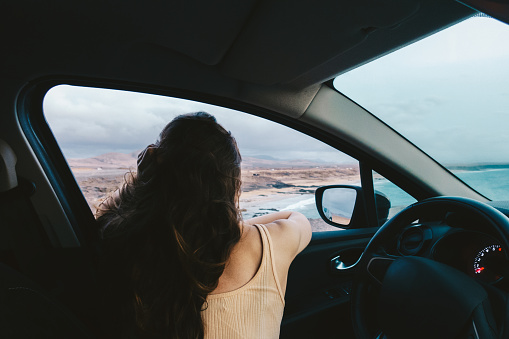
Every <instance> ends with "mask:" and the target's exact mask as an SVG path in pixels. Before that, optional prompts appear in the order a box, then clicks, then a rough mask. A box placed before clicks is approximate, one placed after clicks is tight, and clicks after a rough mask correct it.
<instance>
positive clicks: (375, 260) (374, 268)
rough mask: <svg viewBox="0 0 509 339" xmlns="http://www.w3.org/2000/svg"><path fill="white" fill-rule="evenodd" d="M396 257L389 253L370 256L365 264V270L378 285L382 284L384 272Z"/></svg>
mask: <svg viewBox="0 0 509 339" xmlns="http://www.w3.org/2000/svg"><path fill="white" fill-rule="evenodd" d="M396 258H398V257H395V256H390V255H384V256H380V255H377V256H372V257H371V259H369V262H368V264H367V266H366V270H367V272H368V275H369V277H370V278H371V280H372V281H373V282H375V283H377V284H379V285H382V282H383V280H384V277H385V273H387V270H388V269H389V266H391V264H392V263H393V262H394V260H396Z"/></svg>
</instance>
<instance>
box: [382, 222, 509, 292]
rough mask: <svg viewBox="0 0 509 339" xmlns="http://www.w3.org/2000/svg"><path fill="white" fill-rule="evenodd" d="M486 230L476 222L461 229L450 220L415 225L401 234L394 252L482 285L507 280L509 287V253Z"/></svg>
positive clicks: (468, 223)
mask: <svg viewBox="0 0 509 339" xmlns="http://www.w3.org/2000/svg"><path fill="white" fill-rule="evenodd" d="M460 223H461V222H460ZM451 224H452V225H451ZM483 228H484V227H483V225H478V224H475V222H474V224H472V222H466V223H465V224H463V225H458V224H457V223H455V222H454V221H453V222H450V221H449V220H444V221H428V222H419V223H413V224H411V225H409V226H408V227H406V228H404V229H403V230H402V231H401V232H400V233H399V235H398V239H397V245H396V248H394V249H393V251H392V252H395V253H393V254H396V255H402V256H420V257H425V258H429V259H433V260H435V261H438V262H441V263H444V264H447V265H449V266H451V267H454V268H456V269H458V270H460V271H461V272H463V273H465V274H467V275H469V276H471V277H472V278H474V279H476V280H478V281H480V282H483V283H488V284H499V283H500V284H501V282H502V281H503V280H504V278H506V280H507V281H505V282H504V285H505V284H506V283H509V260H508V259H507V254H508V253H507V252H506V251H507V249H505V248H503V247H502V245H501V242H500V241H498V240H497V238H496V235H494V234H488V233H486V231H485V229H486V228H484V230H483V231H481V230H482V229H483ZM504 289H505V288H504Z"/></svg>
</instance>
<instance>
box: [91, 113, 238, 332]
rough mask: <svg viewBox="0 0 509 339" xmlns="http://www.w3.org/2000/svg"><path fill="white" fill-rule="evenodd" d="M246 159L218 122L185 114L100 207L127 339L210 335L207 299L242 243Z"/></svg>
mask: <svg viewBox="0 0 509 339" xmlns="http://www.w3.org/2000/svg"><path fill="white" fill-rule="evenodd" d="M240 162H241V157H240V154H239V151H238V148H237V144H236V142H235V139H234V138H233V136H232V135H231V134H230V133H229V132H227V131H226V130H225V129H224V128H223V127H222V126H221V125H219V124H218V123H217V122H216V119H215V118H214V117H213V116H211V115H209V114H207V113H204V112H198V113H192V114H186V115H181V116H178V117H176V118H175V119H174V120H173V121H171V122H170V123H169V124H168V125H167V126H166V127H165V128H164V129H163V131H162V132H161V134H160V138H159V141H158V142H157V143H156V144H154V145H150V146H149V147H148V148H147V149H146V150H145V151H144V152H142V153H141V154H140V156H139V158H138V172H137V173H136V174H134V173H131V174H130V178H128V180H126V182H125V184H124V186H123V187H122V189H121V190H120V192H119V195H118V196H117V197H116V198H112V199H109V200H107V202H105V203H104V204H103V206H101V207H100V209H99V212H98V217H97V221H98V222H99V224H100V227H101V233H102V238H103V243H104V258H103V259H104V260H102V263H101V264H102V270H101V271H102V272H103V273H104V276H105V277H106V278H105V279H106V280H105V286H106V285H108V284H109V286H110V288H109V289H108V293H107V294H108V296H107V298H109V299H110V302H111V303H110V306H111V308H110V313H112V314H110V316H112V317H113V318H112V321H117V322H118V325H119V326H120V327H119V328H122V329H123V331H124V335H123V336H128V334H127V333H128V332H130V333H131V335H132V333H135V334H136V337H139V338H176V339H188V338H192V339H195V338H203V336H204V326H203V322H202V318H201V312H202V310H204V309H206V307H207V303H206V298H207V295H208V294H210V293H211V292H212V291H213V290H214V289H215V288H216V287H217V284H218V280H219V277H220V276H221V274H222V273H223V271H224V268H225V264H226V262H227V260H228V258H229V255H230V253H231V250H232V248H233V246H234V245H235V244H236V243H237V242H238V241H239V240H240V237H241V228H240V225H239V223H240V218H241V217H240V214H239V209H238V198H239V194H240V185H241V181H240ZM115 312H117V313H115ZM117 315H118V316H117ZM115 318H116V319H115Z"/></svg>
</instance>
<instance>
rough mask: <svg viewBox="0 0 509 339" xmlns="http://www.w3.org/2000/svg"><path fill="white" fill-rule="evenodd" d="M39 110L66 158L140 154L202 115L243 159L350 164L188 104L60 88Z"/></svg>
mask: <svg viewBox="0 0 509 339" xmlns="http://www.w3.org/2000/svg"><path fill="white" fill-rule="evenodd" d="M43 110H44V114H45V117H46V120H47V121H48V124H49V126H50V128H51V129H52V131H53V134H54V135H55V138H56V139H57V142H58V143H59V145H60V147H61V148H62V151H63V152H64V155H65V156H66V157H67V158H88V157H93V156H96V155H100V154H104V153H108V152H121V153H131V152H135V151H139V150H141V149H143V148H145V147H146V146H147V145H148V144H150V143H153V142H155V141H156V140H157V137H158V135H159V133H160V132H161V130H162V129H163V127H164V126H165V125H166V124H167V123H168V122H170V121H171V120H172V119H173V118H174V117H175V116H177V115H179V114H183V113H189V112H197V111H206V112H208V113H210V114H213V115H214V116H215V117H216V119H217V120H218V122H219V123H220V124H222V125H223V126H224V127H225V128H226V129H227V130H229V131H231V133H232V134H233V136H234V137H235V138H236V140H237V144H238V145H239V149H240V151H241V154H242V155H243V156H244V157H246V156H265V157H267V156H269V157H273V158H275V159H282V160H292V159H305V160H314V161H317V162H324V163H344V164H353V163H355V160H354V159H352V158H351V157H349V156H347V155H345V154H343V153H341V152H339V151H337V150H336V149H334V148H332V147H330V146H328V145H326V144H324V143H322V142H320V141H318V140H316V139H313V138H311V137H308V136H306V135H305V134H302V133H300V132H297V131H295V130H292V129H290V128H288V127H285V126H283V125H279V124H277V123H274V122H271V121H268V120H266V119H263V118H259V117H256V116H253V115H249V114H246V113H242V112H239V111H235V110H232V109H226V108H223V107H217V106H214V105H208V104H203V103H199V102H194V101H190V100H184V99H176V98H169V97H163V96H157V95H150V94H141V93H132V92H126V91H118V90H106V89H96V88H86V87H76V86H68V85H62V86H57V87H54V88H52V89H51V90H50V91H49V92H48V93H47V94H46V97H45V99H44V103H43Z"/></svg>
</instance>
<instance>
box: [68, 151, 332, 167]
mask: <svg viewBox="0 0 509 339" xmlns="http://www.w3.org/2000/svg"><path fill="white" fill-rule="evenodd" d="M138 153H139V151H135V152H131V153H128V154H126V153H116V152H111V153H105V154H101V155H98V156H95V157H92V158H85V159H67V162H68V163H69V166H70V167H71V168H73V169H76V168H81V169H98V168H101V169H130V168H131V169H135V168H136V160H137V158H138ZM330 165H332V164H330V163H325V162H317V161H309V160H279V159H275V158H272V157H269V156H256V157H243V158H242V168H245V169H264V168H265V169H272V168H280V169H282V168H312V167H324V166H330Z"/></svg>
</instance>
